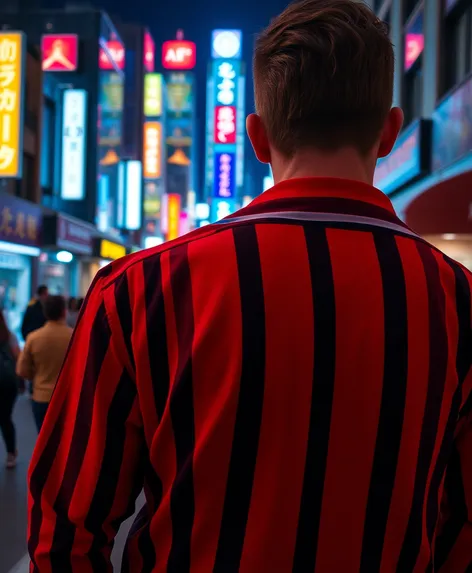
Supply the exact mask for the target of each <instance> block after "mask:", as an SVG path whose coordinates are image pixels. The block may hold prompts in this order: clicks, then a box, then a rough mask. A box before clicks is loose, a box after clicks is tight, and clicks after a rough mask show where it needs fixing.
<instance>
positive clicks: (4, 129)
mask: <svg viewBox="0 0 472 573" xmlns="http://www.w3.org/2000/svg"><path fill="white" fill-rule="evenodd" d="M25 50H26V39H25V36H24V35H23V34H22V32H8V33H7V32H0V178H1V177H14V178H16V179H21V176H22V171H23V99H24V85H25Z"/></svg>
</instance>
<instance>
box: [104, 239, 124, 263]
mask: <svg viewBox="0 0 472 573" xmlns="http://www.w3.org/2000/svg"><path fill="white" fill-rule="evenodd" d="M125 255H126V247H123V245H118V244H117V243H112V242H111V241H107V240H106V239H104V240H103V241H102V242H101V243H100V256H101V257H102V259H112V260H113V261H116V259H121V257H124V256H125Z"/></svg>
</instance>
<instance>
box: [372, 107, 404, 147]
mask: <svg viewBox="0 0 472 573" xmlns="http://www.w3.org/2000/svg"><path fill="white" fill-rule="evenodd" d="M402 126H403V111H402V110H401V109H400V108H399V107H392V109H391V110H390V111H389V112H388V116H387V119H386V120H385V124H384V127H383V130H382V135H381V137H380V145H379V150H378V152H377V157H378V158H380V157H386V156H387V155H388V154H389V153H390V152H391V151H392V149H393V146H394V145H395V141H396V140H397V137H398V134H399V133H400V131H401V129H402Z"/></svg>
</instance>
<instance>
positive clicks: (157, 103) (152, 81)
mask: <svg viewBox="0 0 472 573" xmlns="http://www.w3.org/2000/svg"><path fill="white" fill-rule="evenodd" d="M144 115H145V116H146V117H158V116H160V115H162V75H161V74H146V75H145V76H144Z"/></svg>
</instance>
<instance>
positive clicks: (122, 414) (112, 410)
mask: <svg viewBox="0 0 472 573" xmlns="http://www.w3.org/2000/svg"><path fill="white" fill-rule="evenodd" d="M135 399H136V386H135V384H134V382H133V381H132V380H131V378H130V376H129V374H128V372H127V370H126V369H125V370H123V373H122V375H121V378H120V381H119V382H118V386H117V388H116V391H115V394H114V396H113V398H112V401H111V404H110V407H109V409H108V414H107V426H106V434H105V448H104V452H103V458H102V463H101V466H100V473H99V475H98V479H97V484H96V486H95V491H94V495H93V497H92V501H91V503H90V507H89V511H88V513H87V516H86V518H85V527H86V529H87V530H88V531H90V532H91V533H92V534H93V536H94V541H93V544H92V547H91V549H90V552H89V556H90V561H91V563H92V567H93V570H94V571H97V573H98V572H99V571H103V570H104V566H105V568H106V562H105V561H103V554H102V549H103V547H105V546H106V544H107V537H106V534H105V531H104V530H103V525H104V523H105V522H106V520H107V518H108V515H109V514H110V511H111V509H112V507H113V502H114V500H115V495H116V488H117V486H118V481H119V478H120V473H121V468H122V464H123V453H124V447H125V442H126V428H127V420H128V417H129V415H130V412H131V410H132V407H133V405H134V403H135ZM136 431H140V430H138V429H136ZM142 443H144V437H143V436H142ZM141 448H142V446H141ZM143 460H144V458H143V457H141V460H140V462H139V465H138V467H136V468H133V470H134V472H135V475H134V484H133V488H132V491H131V492H130V502H131V503H130V504H128V507H127V513H125V515H123V516H121V517H122V519H126V518H128V517H129V516H130V515H132V514H133V512H134V501H135V500H136V498H137V496H138V495H139V492H140V491H141V489H142V487H143V480H144V465H143ZM111 525H112V527H113V529H114V531H115V533H116V532H117V531H118V528H119V526H120V521H119V520H115V522H114V523H112V524H111Z"/></svg>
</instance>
